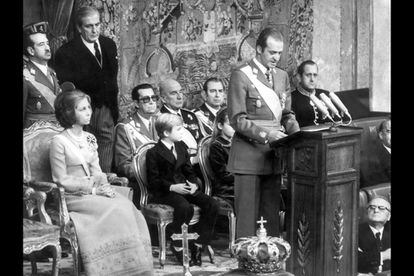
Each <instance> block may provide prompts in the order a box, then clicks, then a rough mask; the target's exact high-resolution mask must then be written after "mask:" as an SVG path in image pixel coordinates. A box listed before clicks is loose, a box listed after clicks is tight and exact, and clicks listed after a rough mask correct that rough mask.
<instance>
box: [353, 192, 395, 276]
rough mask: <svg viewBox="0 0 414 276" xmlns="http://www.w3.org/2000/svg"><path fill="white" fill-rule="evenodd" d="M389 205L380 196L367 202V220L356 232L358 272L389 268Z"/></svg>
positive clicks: (379, 270) (373, 271) (378, 270)
mask: <svg viewBox="0 0 414 276" xmlns="http://www.w3.org/2000/svg"><path fill="white" fill-rule="evenodd" d="M390 218H391V205H390V203H389V202H388V200H387V199H386V198H384V197H382V196H377V197H375V198H373V199H372V200H371V201H370V202H369V203H368V208H367V219H368V220H367V222H365V223H361V224H360V226H359V233H358V272H360V273H373V274H376V273H378V272H381V271H386V270H391V224H390V223H391V222H389V220H390Z"/></svg>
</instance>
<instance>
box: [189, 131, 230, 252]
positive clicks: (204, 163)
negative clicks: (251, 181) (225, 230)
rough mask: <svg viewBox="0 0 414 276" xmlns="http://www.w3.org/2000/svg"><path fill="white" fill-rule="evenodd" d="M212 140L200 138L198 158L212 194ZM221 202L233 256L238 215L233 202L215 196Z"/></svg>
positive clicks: (207, 189)
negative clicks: (210, 159)
mask: <svg viewBox="0 0 414 276" xmlns="http://www.w3.org/2000/svg"><path fill="white" fill-rule="evenodd" d="M210 140H211V135H209V136H206V137H204V138H203V139H201V140H200V142H199V146H198V153H197V154H198V160H199V162H200V168H201V172H202V174H203V177H204V193H205V194H207V195H210V196H211V192H212V191H211V190H212V182H213V181H214V174H213V170H212V169H211V166H210V162H209V159H208V156H209V153H210V147H209V145H210ZM213 198H214V199H216V200H217V201H218V202H219V204H220V211H219V214H220V215H225V216H227V217H228V219H229V251H230V255H231V256H233V250H232V248H233V245H234V241H235V238H236V215H235V214H234V208H233V205H232V203H231V202H229V201H227V200H225V199H223V198H221V197H217V196H213Z"/></svg>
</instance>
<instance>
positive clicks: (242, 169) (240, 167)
mask: <svg viewBox="0 0 414 276" xmlns="http://www.w3.org/2000/svg"><path fill="white" fill-rule="evenodd" d="M245 66H249V67H250V68H248V69H251V71H252V74H253V75H254V76H255V77H256V78H257V80H258V81H259V82H261V83H263V84H264V85H265V86H267V87H268V88H270V89H272V86H271V84H270V83H269V82H268V81H267V79H266V76H265V75H264V74H263V73H262V71H261V70H260V69H259V68H258V67H257V65H256V64H255V63H254V61H253V60H251V61H250V62H249V63H247V64H245V65H242V66H241V67H239V68H237V69H235V70H234V71H233V72H232V74H231V77H230V84H229V92H228V98H227V100H228V105H227V106H228V114H229V119H230V124H231V125H232V127H233V128H234V130H235V131H236V132H235V134H234V136H233V140H232V146H231V148H230V153H229V162H228V165H227V169H228V170H229V171H230V172H233V173H241V174H256V175H268V174H272V173H278V172H280V165H281V164H280V162H281V160H280V159H279V158H275V153H274V151H273V150H272V149H271V148H270V147H269V145H268V144H266V141H267V139H268V134H269V132H270V130H271V128H268V127H263V124H265V123H266V122H268V124H269V125H274V126H275V127H277V128H279V129H280V126H281V125H283V126H284V128H285V129H286V130H287V132H288V134H290V133H293V132H295V131H298V130H299V127H298V124H297V121H296V119H295V115H294V114H293V113H292V112H291V111H290V95H289V94H290V84H289V77H288V74H287V73H286V72H285V71H283V70H282V69H279V68H275V70H274V71H273V72H272V79H273V91H274V93H275V94H276V95H277V97H279V99H280V100H282V98H283V94H285V95H286V102H285V109H283V110H282V107H281V104H280V102H281V101H277V102H275V105H274V106H273V107H272V108H275V109H277V111H278V113H279V116H278V117H279V118H276V117H275V115H274V113H273V112H272V110H271V108H269V106H268V105H267V104H266V102H265V101H264V100H263V98H262V97H261V94H260V93H259V91H258V90H257V88H256V86H255V85H254V84H253V83H252V82H251V81H250V79H249V78H248V77H247V75H246V74H245V73H244V72H243V71H242V70H243V67H245Z"/></svg>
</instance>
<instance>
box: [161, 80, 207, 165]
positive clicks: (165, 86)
mask: <svg viewBox="0 0 414 276" xmlns="http://www.w3.org/2000/svg"><path fill="white" fill-rule="evenodd" d="M159 89H160V95H161V100H162V102H163V105H162V107H161V108H160V112H161V113H173V114H177V115H178V116H180V117H181V118H183V122H184V128H185V129H186V130H187V131H185V133H184V135H183V136H184V138H183V141H184V142H185V143H186V145H187V146H188V148H189V153H190V156H192V157H193V158H192V163H193V164H194V163H197V160H196V158H195V157H196V155H197V145H198V142H199V141H200V140H201V138H203V134H202V132H201V128H200V122H199V120H198V118H197V116H196V115H195V114H194V112H192V111H190V110H188V109H184V108H182V107H183V104H184V95H183V89H182V88H181V85H180V83H178V82H177V81H176V80H173V79H166V80H164V81H162V82H161V83H160V84H159ZM190 134H191V135H190Z"/></svg>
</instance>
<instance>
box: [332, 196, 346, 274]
mask: <svg viewBox="0 0 414 276" xmlns="http://www.w3.org/2000/svg"><path fill="white" fill-rule="evenodd" d="M333 225H334V227H333V243H332V251H333V257H332V258H333V259H334V260H335V262H336V272H337V273H339V271H340V262H341V259H342V250H343V247H344V246H343V241H344V235H343V234H344V211H343V210H342V207H341V202H340V201H338V206H337V207H336V209H335V217H334V221H333Z"/></svg>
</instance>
